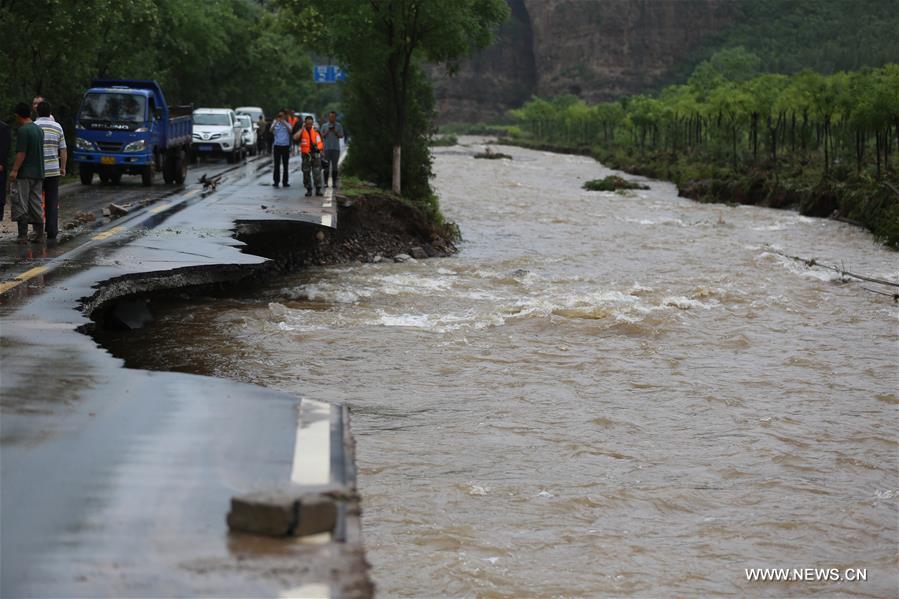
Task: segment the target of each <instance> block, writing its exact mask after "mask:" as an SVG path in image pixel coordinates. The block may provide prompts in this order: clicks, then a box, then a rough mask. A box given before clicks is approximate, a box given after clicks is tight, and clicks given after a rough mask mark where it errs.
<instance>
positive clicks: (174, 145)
mask: <svg viewBox="0 0 899 599" xmlns="http://www.w3.org/2000/svg"><path fill="white" fill-rule="evenodd" d="M91 85H92V87H91V88H90V89H89V90H87V91H86V92H85V94H84V99H83V100H82V101H81V108H80V109H79V110H78V115H77V117H76V118H75V134H76V137H75V151H74V153H73V156H72V157H73V159H74V160H75V162H77V163H78V171H79V173H80V175H81V183H83V184H84V185H90V184H91V181H92V180H93V178H94V173H97V174H98V175H99V176H100V180H101V181H103V182H104V183H107V182H112V183H114V184H118V183H119V181H121V179H122V175H124V174H126V173H127V174H129V175H140V176H141V180H142V182H143V184H144V185H150V184H152V183H153V178H154V176H155V174H156V173H157V172H158V171H162V173H163V176H164V178H165V182H166V183H178V184H179V185H180V184H182V183H184V179H185V177H186V176H187V152H188V150H189V149H190V143H191V108H192V107H191V106H170V105H169V104H167V103H166V101H165V96H164V95H163V94H162V88H160V87H159V84H158V83H156V82H155V81H148V80H147V81H145V80H135V79H95V80H94V81H93V82H92V83H91Z"/></svg>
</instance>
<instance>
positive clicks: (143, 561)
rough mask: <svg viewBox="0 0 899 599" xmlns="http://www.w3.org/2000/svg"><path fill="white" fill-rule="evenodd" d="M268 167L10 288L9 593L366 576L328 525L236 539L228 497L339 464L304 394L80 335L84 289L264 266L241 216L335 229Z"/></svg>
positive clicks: (0, 438)
mask: <svg viewBox="0 0 899 599" xmlns="http://www.w3.org/2000/svg"><path fill="white" fill-rule="evenodd" d="M259 166H262V165H259ZM296 166H298V165H296ZM269 178H270V174H269V172H268V171H267V170H266V169H265V168H264V166H263V168H262V169H259V170H257V165H255V164H252V163H251V164H247V165H242V166H239V167H238V168H237V169H235V170H234V171H232V172H231V173H229V174H228V175H227V176H226V178H225V179H224V180H223V182H222V184H221V185H220V186H219V188H218V189H217V190H216V191H215V192H214V193H212V194H209V195H206V194H204V193H203V192H202V191H201V189H200V188H199V186H197V185H196V184H192V185H188V186H186V187H185V189H183V190H182V191H180V192H176V193H175V194H173V195H170V196H167V197H165V198H163V199H161V200H160V201H158V202H157V203H155V204H153V205H151V206H149V207H148V208H146V209H144V210H141V211H139V212H138V213H136V214H134V215H130V214H129V215H128V216H127V217H125V218H122V219H119V220H117V221H115V222H114V223H111V224H109V225H106V226H105V227H103V228H101V229H100V230H99V231H97V232H95V233H94V234H93V235H92V236H90V237H89V238H87V239H85V240H84V241H85V243H82V244H79V245H77V246H76V247H74V248H66V249H67V250H68V251H66V252H65V253H61V254H60V255H58V256H56V257H52V258H48V259H46V260H45V261H43V262H42V263H41V267H40V268H44V269H46V270H41V271H40V272H38V274H36V275H34V276H31V277H29V278H28V279H27V280H22V281H19V282H16V281H13V283H16V284H15V285H14V286H12V287H10V286H7V287H5V288H4V292H3V293H2V294H0V330H2V339H0V379H2V397H0V411H2V418H0V479H2V480H0V494H2V496H0V499H2V501H0V554H2V560H0V568H2V572H0V581H2V582H0V586H2V589H0V595H2V596H3V597H25V596H28V597H99V596H109V597H123V596H134V597H149V596H160V597H161V596H193V595H205V596H222V597H224V596H237V597H248V596H253V597H263V596H268V597H278V596H284V597H287V596H297V595H303V594H306V592H307V590H308V589H313V590H315V589H318V590H317V591H316V592H325V593H327V590H328V588H329V587H331V586H332V585H335V586H337V587H339V586H340V584H341V582H342V579H341V576H342V575H344V574H345V573H346V572H347V570H350V569H358V567H359V566H358V560H359V559H360V557H359V555H357V554H356V553H355V552H356V551H357V549H358V546H354V547H348V546H347V545H344V544H339V543H332V542H330V536H328V535H324V536H323V537H321V536H320V537H316V538H312V539H310V540H306V541H298V542H284V541H276V540H266V539H258V538H254V537H250V536H245V535H233V534H232V535H229V534H228V531H227V527H226V524H225V514H226V513H227V510H228V504H229V501H230V498H231V496H232V495H235V494H240V493H244V492H249V491H253V490H257V489H259V488H268V487H273V486H281V487H283V486H284V485H286V484H287V483H288V482H289V481H291V480H294V475H295V471H296V463H297V460H298V459H301V460H302V459H312V457H311V456H313V455H321V456H322V457H321V459H324V460H325V462H326V464H328V463H330V464H332V472H333V467H334V466H333V464H336V463H337V462H335V461H334V460H336V459H337V458H335V457H333V456H334V455H335V454H329V453H327V452H326V453H324V454H321V453H320V452H318V450H316V449H315V448H312V447H306V446H304V447H300V446H299V445H298V444H299V439H300V438H301V435H300V431H301V430H303V427H305V426H307V423H304V422H303V420H302V419H299V418H298V417H299V415H300V412H299V410H300V401H299V396H298V395H296V394H287V393H283V392H278V391H275V390H269V389H263V388H260V387H256V386H253V385H248V384H239V383H234V382H233V381H228V380H223V379H214V378H208V377H201V376H193V375H186V374H175V373H152V372H146V371H141V370H132V369H124V368H122V362H121V360H119V359H116V358H114V357H112V356H111V355H109V354H108V353H107V352H105V351H103V350H101V349H99V348H97V346H96V345H95V343H94V342H93V340H92V339H91V338H90V337H88V336H86V335H83V334H81V333H79V332H77V328H78V327H80V326H83V325H86V324H88V323H89V320H88V318H87V315H86V314H84V313H83V312H82V311H81V310H79V309H78V307H79V302H80V301H81V300H82V298H88V297H91V296H93V297H94V300H93V301H94V302H95V303H98V302H100V301H101V300H102V299H103V297H104V294H106V296H108V297H112V296H114V295H116V294H117V293H121V291H122V289H132V287H131V286H132V285H136V287H134V288H136V289H137V290H140V289H145V288H152V287H153V285H156V286H160V285H164V286H172V285H174V286H178V285H179V284H184V283H185V282H190V281H193V280H196V278H197V277H199V278H200V279H202V276H204V275H202V273H206V272H207V271H212V272H213V273H214V275H213V278H215V277H218V278H219V279H222V278H227V277H229V276H237V275H239V274H240V268H242V267H247V266H252V265H254V264H260V263H262V261H263V259H262V258H259V257H256V256H252V255H249V254H246V253H243V252H242V251H241V244H240V243H239V242H238V241H236V240H235V239H234V238H233V236H232V235H233V228H234V223H235V221H238V220H241V221H247V222H257V223H258V222H264V221H272V220H276V221H279V222H282V223H283V222H287V221H290V222H295V223H298V226H309V227H312V228H311V229H310V230H314V228H315V227H322V226H334V225H336V212H335V209H334V207H333V205H332V203H331V201H330V198H326V199H325V201H323V200H322V199H321V198H312V199H306V198H302V197H300V196H301V195H302V189H301V188H296V189H295V190H284V189H282V190H275V189H273V188H272V187H271V186H270V183H269V181H270V179H269ZM263 206H264V208H263ZM303 223H305V224H303ZM326 223H327V224H326ZM33 270H34V269H32V272H33ZM148 272H157V273H159V272H166V273H169V276H157V277H156V278H152V277H151V278H150V279H147V278H146V277H145V276H143V275H144V274H145V273H148ZM172 273H181V274H176V275H174V276H172ZM197 273H200V274H197ZM110 280H113V281H118V283H115V284H114V285H109V284H107V283H105V282H108V281H110ZM135 281H141V283H140V284H136V283H134V282H135ZM116 285H119V286H121V287H118V288H117V287H116ZM326 409H329V408H326ZM332 436H333V435H332ZM329 455H331V457H329ZM323 471H324V472H325V473H326V474H327V472H328V471H329V469H328V467H327V466H325V468H324V470H323ZM321 482H327V481H321ZM310 585H311V586H310ZM304 589H305V590H304Z"/></svg>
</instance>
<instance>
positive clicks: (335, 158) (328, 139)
mask: <svg viewBox="0 0 899 599" xmlns="http://www.w3.org/2000/svg"><path fill="white" fill-rule="evenodd" d="M322 137H324V138H325V159H326V160H327V161H328V166H329V168H327V169H325V187H327V186H328V171H329V170H330V171H331V173H330V174H331V177H332V178H333V184H334V187H337V164H338V163H339V162H340V140H341V139H343V125H341V124H340V123H338V122H337V113H336V112H334V111H333V110H332V111H331V112H329V113H328V122H327V123H325V127H324V129H323V130H322Z"/></svg>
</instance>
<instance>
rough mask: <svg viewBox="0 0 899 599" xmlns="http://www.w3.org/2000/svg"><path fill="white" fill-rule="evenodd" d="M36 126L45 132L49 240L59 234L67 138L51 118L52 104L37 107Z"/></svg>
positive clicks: (45, 209)
mask: <svg viewBox="0 0 899 599" xmlns="http://www.w3.org/2000/svg"><path fill="white" fill-rule="evenodd" d="M34 124H35V125H37V126H38V127H40V128H41V129H42V130H43V131H44V214H45V217H46V225H45V226H46V231H47V239H48V240H53V239H56V236H57V235H58V234H59V180H60V178H62V177H65V175H66V161H67V159H68V156H69V153H68V151H67V150H66V136H65V134H64V133H63V132H62V127H61V126H60V125H59V123H57V122H56V120H54V119H53V117H52V116H50V103H49V102H47V101H46V100H42V101H41V102H39V103H38V105H37V120H36V121H35V122H34Z"/></svg>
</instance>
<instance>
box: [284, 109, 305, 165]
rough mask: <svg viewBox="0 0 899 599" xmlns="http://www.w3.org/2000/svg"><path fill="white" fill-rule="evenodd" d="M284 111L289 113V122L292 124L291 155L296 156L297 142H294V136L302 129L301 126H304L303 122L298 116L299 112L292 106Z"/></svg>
mask: <svg viewBox="0 0 899 599" xmlns="http://www.w3.org/2000/svg"><path fill="white" fill-rule="evenodd" d="M284 112H285V113H287V124H288V125H290V155H291V156H296V153H297V144H296V143H294V140H293V136H294V134H295V133H296V132H297V131H299V130H300V127H302V126H303V123H302V122H301V121H300V119H298V118H297V113H296V112H294V111H293V110H291V109H290V108H285V109H284Z"/></svg>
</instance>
